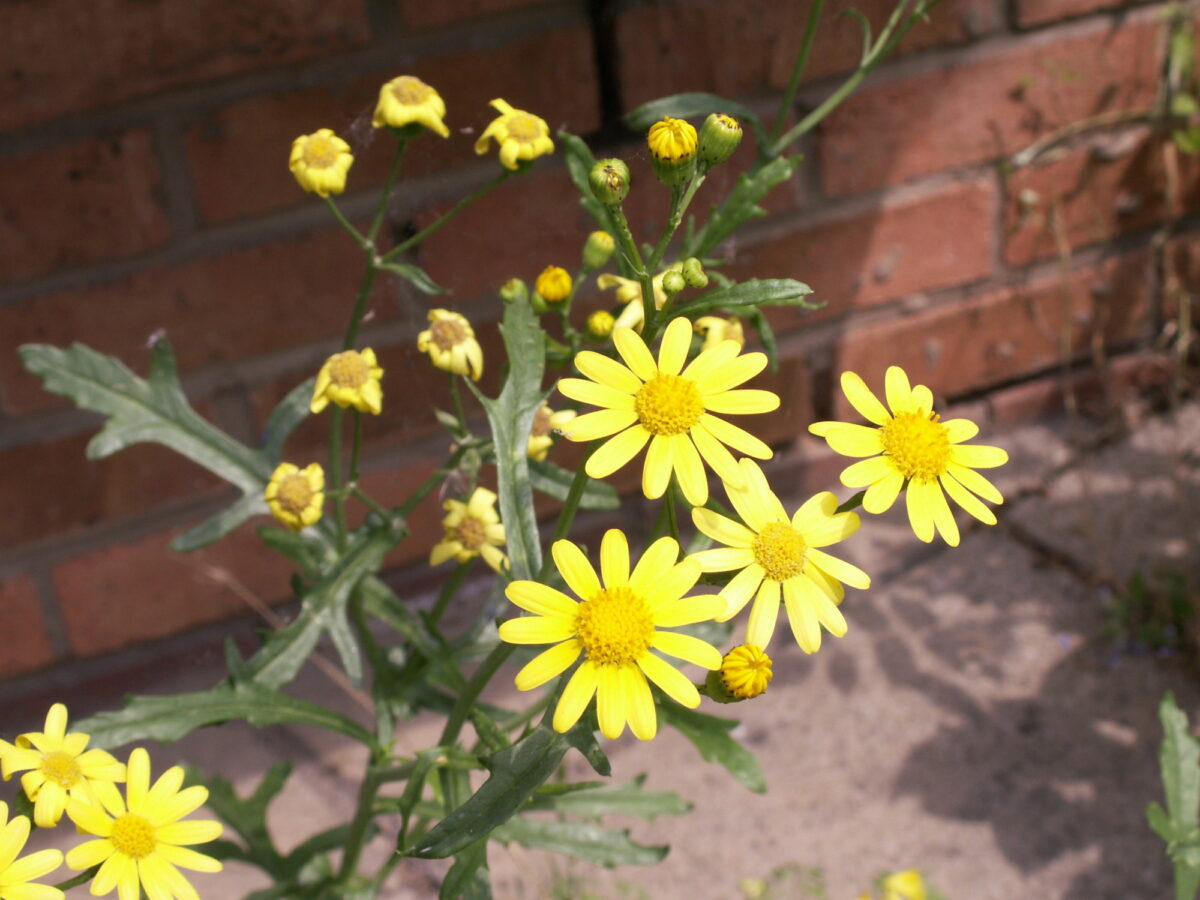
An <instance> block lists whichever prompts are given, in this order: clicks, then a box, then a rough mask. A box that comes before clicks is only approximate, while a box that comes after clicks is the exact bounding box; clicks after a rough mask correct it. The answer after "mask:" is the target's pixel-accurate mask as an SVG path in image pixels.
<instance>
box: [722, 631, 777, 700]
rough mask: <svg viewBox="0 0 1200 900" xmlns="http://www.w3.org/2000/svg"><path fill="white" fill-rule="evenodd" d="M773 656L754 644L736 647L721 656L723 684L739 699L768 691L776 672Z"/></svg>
mask: <svg viewBox="0 0 1200 900" xmlns="http://www.w3.org/2000/svg"><path fill="white" fill-rule="evenodd" d="M771 667H772V663H771V657H769V656H767V654H766V651H764V650H763V649H762V648H761V647H756V646H754V645H753V644H741V645H740V646H737V647H734V648H733V649H732V650H730V651H729V652H728V653H726V654H725V655H724V656H723V657H722V658H721V668H720V669H719V670H718V671H719V673H720V678H721V686H722V687H724V688H725V690H726V691H727V692H728V693H729V694H730V695H731V696H733V697H736V698H737V699H738V700H752V699H754V698H755V697H758V696H760V695H761V694H764V693H766V690H767V686H768V685H769V684H770V683H771V678H772V677H774V673H773V672H772V671H771Z"/></svg>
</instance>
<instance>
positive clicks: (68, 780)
mask: <svg viewBox="0 0 1200 900" xmlns="http://www.w3.org/2000/svg"><path fill="white" fill-rule="evenodd" d="M88 740H89V738H88V735H86V734H81V733H79V732H73V733H71V734H68V733H67V708H66V707H65V706H63V704H61V703H55V704H54V705H53V706H51V707H50V710H49V712H47V713H46V723H45V724H44V725H43V726H42V730H41V731H29V732H26V733H25V734H22V735H18V737H17V740H16V742H15V744H9V743H7V742H6V741H0V773H3V775H4V780H5V781H7V780H8V779H9V778H11V777H12V776H13V773H15V772H25V774H24V775H22V776H21V787H22V788H24V789H25V796H27V797H28V798H29V799H30V800H32V801H33V820H34V822H36V823H37V826H38V828H53V827H54V826H55V825H57V824H58V820H59V819H61V818H62V814H63V811H64V810H65V809H66V808H67V800H68V799H69V798H72V797H73V798H75V799H79V800H85V801H89V802H94V801H95V790H96V787H97V786H98V785H111V784H112V783H113V782H114V781H124V780H125V766H124V765H123V764H122V763H119V762H117V760H116V759H115V758H114V757H113V755H112V754H111V753H109V752H108V751H106V750H99V749H95V748H93V749H91V750H88V749H87V745H88Z"/></svg>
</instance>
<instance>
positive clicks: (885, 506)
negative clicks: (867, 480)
mask: <svg viewBox="0 0 1200 900" xmlns="http://www.w3.org/2000/svg"><path fill="white" fill-rule="evenodd" d="M903 487H904V476H903V475H901V474H900V473H899V472H896V471H893V472H891V473H890V474H889V475H888V476H887V477H886V478H883V479H880V480H879V481H877V482H875V483H874V484H873V485H871V486H870V487H869V488H867V492H866V494H864V495H863V509H865V510H866V511H867V512H869V513H871V514H872V515H878V514H879V513H881V512H886V511H887V510H889V509H891V508H892V504H893V503H895V502H896V498H897V497H899V496H900V489H901V488H903Z"/></svg>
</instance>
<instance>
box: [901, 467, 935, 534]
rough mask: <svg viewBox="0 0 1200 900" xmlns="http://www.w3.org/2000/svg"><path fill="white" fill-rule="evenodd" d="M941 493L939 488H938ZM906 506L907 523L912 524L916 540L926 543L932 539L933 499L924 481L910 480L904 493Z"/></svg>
mask: <svg viewBox="0 0 1200 900" xmlns="http://www.w3.org/2000/svg"><path fill="white" fill-rule="evenodd" d="M938 493H941V489H940V488H939V489H938ZM905 499H906V501H907V506H908V523H909V524H910V525H911V526H912V530H913V534H915V535H916V536H917V540H920V541H924V542H925V543H926V544H928V543H930V542H931V541H932V540H933V516H934V507H933V499H932V497H931V496H930V492H929V489H928V486H927V485H926V484H925V482H921V481H910V482H909V484H908V492H907V493H906V494H905Z"/></svg>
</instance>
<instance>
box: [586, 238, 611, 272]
mask: <svg viewBox="0 0 1200 900" xmlns="http://www.w3.org/2000/svg"><path fill="white" fill-rule="evenodd" d="M616 247H617V243H616V241H614V240H613V236H612V235H611V234H609V233H608V232H607V231H593V232H592V233H591V234H589V235H588V239H587V243H586V244H584V245H583V265H584V268H586V269H599V268H601V267H602V266H604V265H605V263H607V262H608V261H609V260H610V259H612V255H613V251H614V250H615V249H616Z"/></svg>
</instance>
